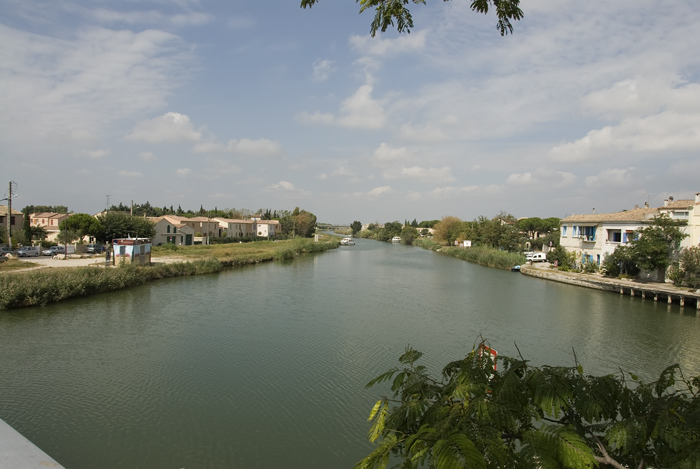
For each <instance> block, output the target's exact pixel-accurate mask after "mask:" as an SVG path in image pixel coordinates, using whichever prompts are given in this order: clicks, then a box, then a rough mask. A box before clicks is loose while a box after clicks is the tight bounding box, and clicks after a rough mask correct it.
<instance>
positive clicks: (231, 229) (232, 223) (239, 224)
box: [212, 217, 255, 238]
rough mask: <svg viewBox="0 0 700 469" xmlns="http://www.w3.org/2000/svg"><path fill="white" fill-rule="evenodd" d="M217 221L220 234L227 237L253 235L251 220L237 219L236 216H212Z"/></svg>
mask: <svg viewBox="0 0 700 469" xmlns="http://www.w3.org/2000/svg"><path fill="white" fill-rule="evenodd" d="M212 220H215V221H217V222H218V223H219V228H220V229H221V236H225V237H229V238H247V237H251V236H254V235H253V224H254V223H255V222H253V220H239V219H237V218H220V217H217V218H213V219H212Z"/></svg>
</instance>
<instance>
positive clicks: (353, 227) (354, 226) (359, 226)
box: [350, 220, 362, 236]
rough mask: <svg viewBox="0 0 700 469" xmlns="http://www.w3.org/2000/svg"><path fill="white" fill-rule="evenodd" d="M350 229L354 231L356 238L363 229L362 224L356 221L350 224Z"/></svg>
mask: <svg viewBox="0 0 700 469" xmlns="http://www.w3.org/2000/svg"><path fill="white" fill-rule="evenodd" d="M350 229H351V230H352V235H353V236H355V235H356V234H357V233H358V232H359V231H360V230H361V229H362V223H361V222H359V221H357V220H355V221H354V222H352V223H351V224H350Z"/></svg>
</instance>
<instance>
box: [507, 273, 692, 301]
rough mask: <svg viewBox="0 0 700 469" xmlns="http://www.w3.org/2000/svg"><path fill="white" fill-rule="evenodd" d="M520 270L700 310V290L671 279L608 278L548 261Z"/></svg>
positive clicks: (569, 282)
mask: <svg viewBox="0 0 700 469" xmlns="http://www.w3.org/2000/svg"><path fill="white" fill-rule="evenodd" d="M520 273H522V274H524V275H529V276H531V277H537V278H541V279H545V280H552V281H555V282H560V283H567V284H569V285H576V286H579V287H585V288H592V289H595V290H603V291H609V292H613V293H618V294H622V295H630V296H636V297H640V298H643V299H651V300H653V301H664V302H667V303H669V304H671V303H677V304H679V305H680V306H684V307H689V308H695V309H698V310H700V292H698V291H697V290H689V289H688V288H678V287H675V286H673V285H671V284H668V283H654V282H645V281H639V280H634V279H620V278H609V277H603V276H601V275H598V274H584V273H575V272H562V271H559V270H556V269H552V268H550V265H549V263H546V262H545V263H538V264H532V265H521V266H520Z"/></svg>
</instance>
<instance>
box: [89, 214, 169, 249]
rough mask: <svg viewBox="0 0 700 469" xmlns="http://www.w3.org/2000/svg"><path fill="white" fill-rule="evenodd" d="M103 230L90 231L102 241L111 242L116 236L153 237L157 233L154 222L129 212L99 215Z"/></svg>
mask: <svg viewBox="0 0 700 469" xmlns="http://www.w3.org/2000/svg"><path fill="white" fill-rule="evenodd" d="M97 219H98V220H99V222H100V226H101V230H100V232H99V233H89V234H90V235H91V236H95V238H97V240H98V241H100V242H101V243H104V242H109V243H111V242H112V240H113V239H115V238H128V237H132V238H136V237H139V238H152V237H153V236H155V234H156V229H155V226H154V225H153V223H152V222H150V221H149V220H147V219H145V218H141V217H132V216H131V215H129V214H128V213H122V212H107V213H105V214H104V215H100V216H99V217H97Z"/></svg>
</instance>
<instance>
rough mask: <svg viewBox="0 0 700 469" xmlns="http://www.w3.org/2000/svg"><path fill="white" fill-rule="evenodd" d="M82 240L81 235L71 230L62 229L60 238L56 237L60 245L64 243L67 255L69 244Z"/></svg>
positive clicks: (59, 234)
mask: <svg viewBox="0 0 700 469" xmlns="http://www.w3.org/2000/svg"><path fill="white" fill-rule="evenodd" d="M78 238H80V234H79V233H78V232H77V231H75V230H70V229H61V231H59V232H58V236H57V237H56V240H57V241H58V242H59V243H63V246H64V249H65V253H66V255H67V254H68V244H69V243H72V242H73V241H75V240H76V239H78Z"/></svg>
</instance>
